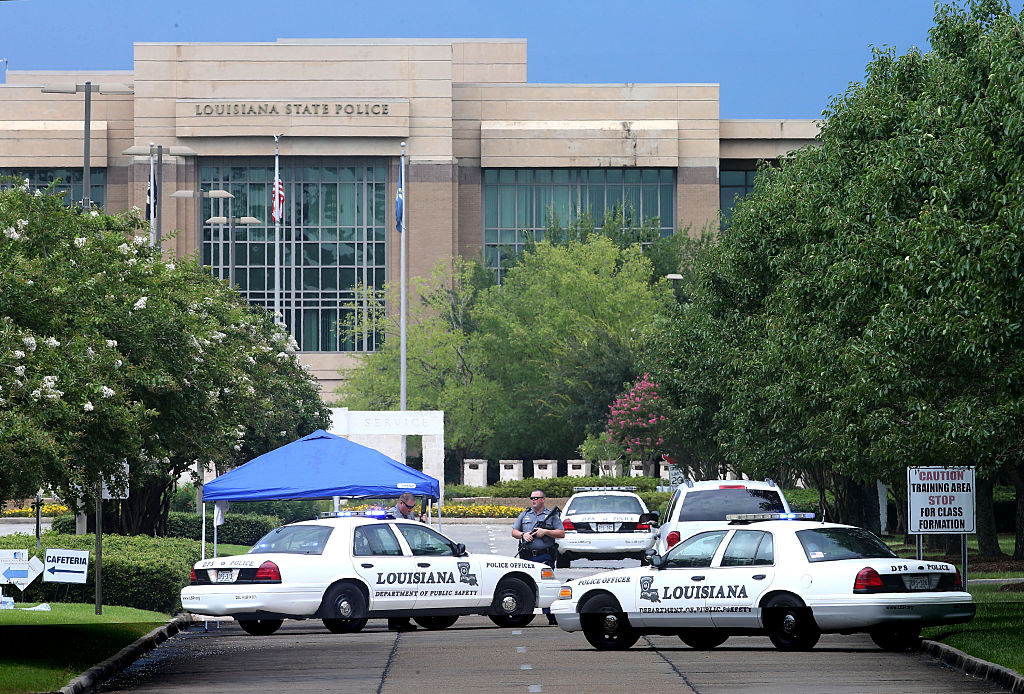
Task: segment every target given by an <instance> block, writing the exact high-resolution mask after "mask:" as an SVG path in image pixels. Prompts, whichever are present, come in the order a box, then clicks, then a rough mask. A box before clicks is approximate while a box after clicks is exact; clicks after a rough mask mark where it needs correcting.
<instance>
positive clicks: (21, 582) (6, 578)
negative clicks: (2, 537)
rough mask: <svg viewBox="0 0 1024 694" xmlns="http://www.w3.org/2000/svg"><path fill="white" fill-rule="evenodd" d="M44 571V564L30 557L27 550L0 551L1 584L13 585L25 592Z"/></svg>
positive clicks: (36, 558)
mask: <svg viewBox="0 0 1024 694" xmlns="http://www.w3.org/2000/svg"><path fill="white" fill-rule="evenodd" d="M42 570H43V562H41V561H39V558H38V557H32V556H29V551H28V550H27V549H2V550H0V583H11V584H13V585H16V586H18V588H19V590H25V588H27V587H28V584H29V583H31V582H32V581H34V580H36V577H38V576H39V574H40V573H41V572H42Z"/></svg>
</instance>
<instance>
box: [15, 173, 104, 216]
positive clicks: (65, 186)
mask: <svg viewBox="0 0 1024 694" xmlns="http://www.w3.org/2000/svg"><path fill="white" fill-rule="evenodd" d="M0 175H3V176H15V177H17V178H18V179H20V180H25V179H26V178H27V179H28V185H29V188H32V189H36V188H46V187H47V186H49V185H50V184H51V183H53V182H54V181H56V182H57V185H55V186H54V189H55V190H58V191H61V192H63V193H64V204H65V205H71V204H77V205H79V206H81V204H82V183H83V169H81V168H77V169H75V168H68V169H45V168H34V167H29V168H21V169H0ZM2 184H3V185H4V186H7V187H9V186H11V185H12V182H11V181H4V182H3V183H2ZM14 185H16V183H15V184H14ZM106 193H107V170H106V169H95V168H92V167H89V199H90V200H91V201H92V204H93V205H95V206H96V207H104V206H105V205H106V203H107V194H106Z"/></svg>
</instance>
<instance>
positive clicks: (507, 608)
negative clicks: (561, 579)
mask: <svg viewBox="0 0 1024 694" xmlns="http://www.w3.org/2000/svg"><path fill="white" fill-rule="evenodd" d="M534 603H535V601H534V597H533V589H531V588H530V586H528V585H527V584H526V582H525V581H523V580H522V579H521V578H516V577H515V576H511V577H509V578H506V579H505V580H504V581H502V582H501V583H499V584H498V587H497V589H496V590H495V591H494V601H493V602H491V614H489V615H487V616H488V617H490V619H491V621H492V622H494V623H495V624H497V625H498V626H499V627H524V626H526V625H527V624H529V623H530V622H532V621H533V616H534V615H533V608H534Z"/></svg>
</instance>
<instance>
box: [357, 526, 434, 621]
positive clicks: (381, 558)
mask: <svg viewBox="0 0 1024 694" xmlns="http://www.w3.org/2000/svg"><path fill="white" fill-rule="evenodd" d="M352 565H353V566H354V567H355V570H356V573H358V574H359V575H360V576H362V578H363V580H364V581H366V584H367V585H368V586H369V589H370V610H371V611H382V610H407V609H411V608H412V607H413V606H415V604H416V596H417V593H418V592H419V586H418V585H416V584H415V583H414V573H415V571H416V564H415V561H414V558H413V557H411V556H409V555H407V554H405V553H404V552H403V550H402V545H401V544H400V543H399V541H398V537H396V536H395V533H394V531H393V530H392V528H391V524H389V523H374V524H368V525H357V526H356V527H355V528H353V530H352Z"/></svg>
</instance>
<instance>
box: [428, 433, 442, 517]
mask: <svg viewBox="0 0 1024 694" xmlns="http://www.w3.org/2000/svg"><path fill="white" fill-rule="evenodd" d="M423 473H424V474H427V475H430V476H431V477H433V478H434V479H435V480H437V481H438V482H439V483H440V487H441V500H440V503H441V504H442V505H443V504H444V437H443V436H427V435H424V436H423Z"/></svg>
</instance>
